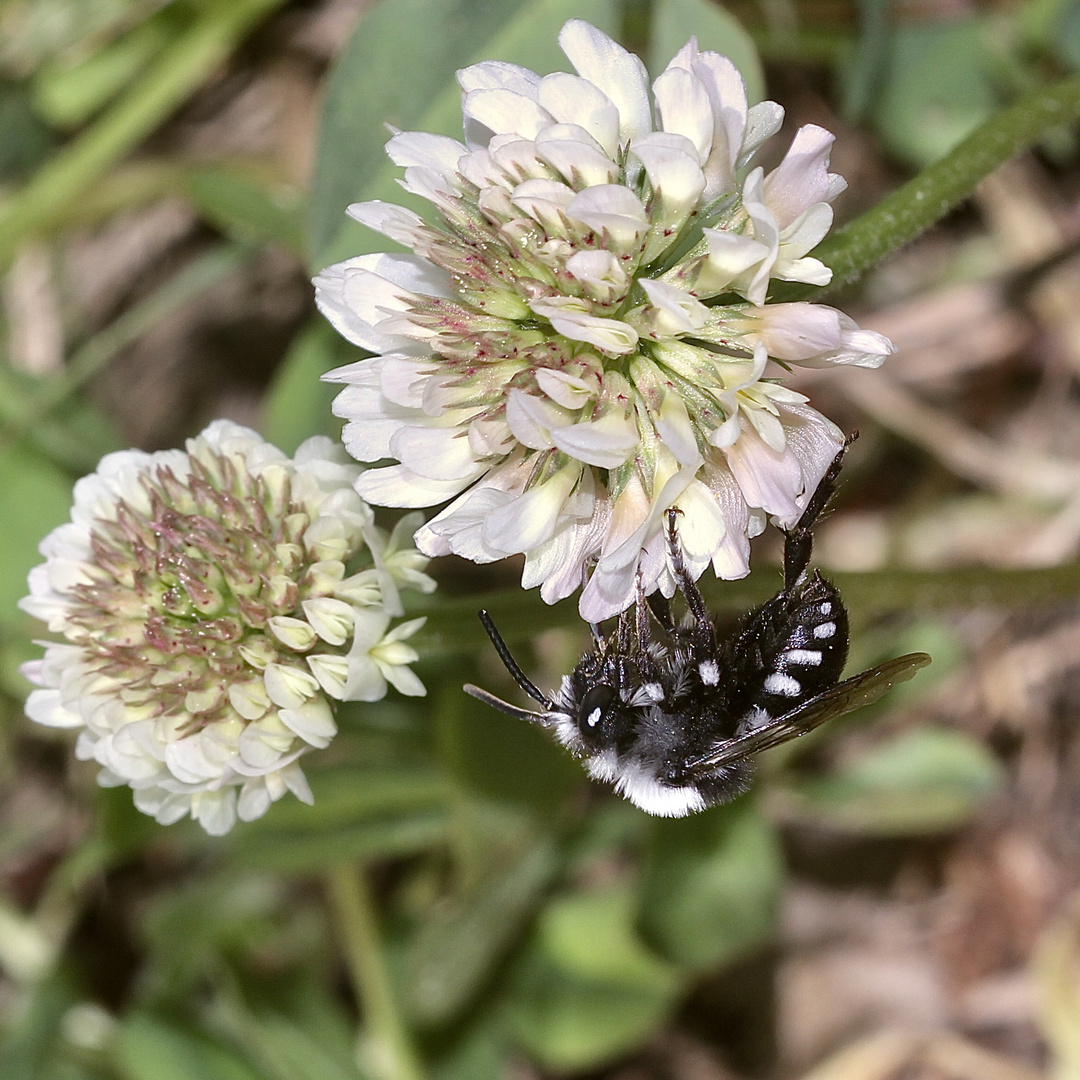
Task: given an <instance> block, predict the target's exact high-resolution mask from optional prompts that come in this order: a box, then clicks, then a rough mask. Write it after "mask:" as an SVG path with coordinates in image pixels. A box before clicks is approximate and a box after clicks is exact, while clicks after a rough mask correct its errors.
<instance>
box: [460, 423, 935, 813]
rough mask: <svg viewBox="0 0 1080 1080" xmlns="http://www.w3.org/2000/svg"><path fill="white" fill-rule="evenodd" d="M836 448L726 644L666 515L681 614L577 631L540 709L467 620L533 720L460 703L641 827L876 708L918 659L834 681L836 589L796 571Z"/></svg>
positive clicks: (637, 609) (637, 610)
mask: <svg viewBox="0 0 1080 1080" xmlns="http://www.w3.org/2000/svg"><path fill="white" fill-rule="evenodd" d="M849 442H850V440H849ZM847 445H848V444H845V445H844V446H843V447H842V448H841V449H840V451H839V452H838V453H837V455H836V457H835V458H834V459H833V461H832V463H831V465H830V466H829V468H828V469H827V470H826V472H825V474H824V476H823V477H822V479H821V482H820V483H819V484H818V487H817V489H816V490H815V492H814V494H813V495H812V496H811V498H810V499H809V501H808V502H807V505H806V508H805V509H804V510H803V513H802V515H801V516H800V518H799V520H798V522H797V523H796V524H795V525H794V526H793V527H792V528H791V529H790V530H786V533H785V540H784V585H783V588H782V589H781V590H780V591H779V592H778V593H777V594H776V595H775V596H774V597H773V598H772V599H771V600H767V601H765V603H764V604H762V605H761V606H760V607H757V608H755V609H754V610H753V611H751V612H750V613H749V614H747V615H745V616H744V617H743V618H742V619H741V620H740V622H739V623H738V625H737V626H736V628H735V629H734V631H733V632H732V633H730V634H728V635H726V636H722V635H721V634H720V633H719V631H718V630H717V627H716V623H715V621H714V620H713V619H712V618H711V617H710V615H709V612H708V610H707V608H706V606H705V601H704V599H703V597H702V595H701V592H700V591H699V589H698V587H697V584H696V583H695V582H694V580H693V577H692V576H691V575H690V573H689V571H688V570H687V568H686V563H685V560H684V558H683V555H682V549H681V547H680V544H679V536H678V519H679V514H680V511H679V510H677V509H671V510H669V511H668V514H667V522H666V525H667V529H666V542H667V553H668V558H669V560H670V565H671V568H672V573H673V575H674V578H675V582H676V588H677V591H678V592H681V593H682V596H683V599H684V600H685V603H686V608H687V613H686V616H685V618H684V619H683V620H682V621H681V622H680V623H678V624H676V622H675V621H674V620H673V618H672V614H671V608H670V605H669V603H668V601H667V600H666V599H665V598H664V597H663V596H662V595H661V594H660V593H659V592H656V593H653V594H652V595H651V596H649V597H646V596H644V595H643V591H642V589H641V587H640V584H639V588H638V596H637V600H636V602H635V604H634V605H633V608H632V610H631V609H628V610H626V611H624V612H623V613H622V614H621V615H620V616H619V619H618V623H617V626H616V628H615V630H614V632H613V633H612V634H611V635H610V636H608V637H605V636H604V635H603V634H602V633H601V630H600V628H599V627H598V626H596V625H594V624H590V629H591V631H592V637H593V647H592V648H591V649H590V650H589V651H588V652H586V653H585V655H584V656H583V657H582V658H581V660H580V661H579V662H578V664H577V666H576V667H575V668H574V670H573V672H571V674H569V675H567V676H565V677H564V678H563V680H562V684H561V686H560V687H559V689H558V690H557V691H556V692H555V693H554V694H551V695H548V694H544V693H543V692H542V691H541V690H539V689H538V688H537V687H536V686H535V685H534V684H533V682H532V681H531V680H530V679H529V677H528V676H527V675H526V674H525V673H524V672H523V671H522V669H521V667H520V665H519V664H518V663H517V661H516V660H515V659H514V657H513V656H512V655H511V653H510V650H509V649H508V647H507V645H506V643H505V642H504V641H503V639H502V636H501V635H500V634H499V631H498V630H497V629H496V627H495V624H494V622H493V621H492V619H491V617H490V615H488V613H487V612H486V611H481V612H480V621H481V622H482V623H483V625H484V629H485V630H486V631H487V633H488V636H489V637H490V638H491V642H492V644H493V645H494V646H495V650H496V652H497V653H498V654H499V658H500V659H501V660H502V662H503V664H505V665H506V668H507V670H508V671H509V672H510V674H511V675H512V676H513V678H514V680H515V682H517V684H518V686H520V687H521V689H522V690H524V691H525V693H526V694H528V695H529V696H530V697H531V698H533V700H534V701H536V702H538V703H539V705H540V706H541V709H540V711H533V710H530V709H523V708H519V707H518V706H516V705H511V704H510V703H509V702H506V701H503V700H501V699H500V698H497V697H495V695H494V694H491V693H489V692H488V691H487V690H483V689H481V688H480V687H478V686H472V685H467V686H466V687H465V691H466V693H468V694H471V695H472V696H473V697H475V698H478V699H479V700H480V701H483V702H486V703H487V704H488V705H491V706H493V707H494V708H496V709H499V710H501V711H502V712H504V713H507V714H508V715H510V716H514V717H517V718H519V719H521V720H527V721H530V722H532V723H536V724H539V725H541V726H542V727H544V728H547V729H548V730H549V731H551V732H552V733H553V734H554V736H555V738H556V739H557V740H558V741H559V742H560V743H562V745H563V746H565V747H567V748H568V749H569V750H570V751H571V752H572V753H573V754H575V755H576V756H577V757H579V758H581V759H582V760H583V762H584V764H585V768H586V770H587V771H588V773H589V775H590V776H591V777H593V778H594V779H596V780H600V781H605V782H607V783H611V784H614V786H615V789H616V791H618V792H619V793H620V794H622V795H624V796H625V797H626V798H627V799H629V800H630V801H631V802H632V803H634V804H635V805H636V806H639V807H640V808H641V809H642V810H644V811H646V812H647V813H650V814H655V815H657V816H660V817H684V816H686V815H687V814H692V813H696V812H698V811H700V810H705V809H706V808H708V807H710V806H715V805H718V804H720V803H725V802H729V801H730V800H732V799H734V798H735V797H736V796H738V795H741V794H742V793H743V792H744V791H746V790H747V789H748V788H749V786H750V784H751V782H752V780H753V772H754V758H755V756H756V755H757V754H759V753H761V751H763V750H768V749H770V748H771V747H774V746H779V745H780V744H781V743H785V742H788V741H789V740H790V739H795V738H798V737H799V736H800V735H804V734H806V732H808V731H812V730H813V729H814V728H816V727H818V726H819V725H820V724H823V723H825V721H827V720H830V719H832V718H833V717H836V716H842V715H843V714H845V713H849V712H852V711H853V710H855V709H858V708H861V707H862V706H863V705H868V704H870V703H871V702H874V701H876V700H877V699H878V698H880V697H881V696H882V695H883V694H884V693H885V692H886V691H887V690H889V689H890V688H891V687H892V686H895V685H896V684H897V683H901V682H904V681H906V680H907V679H910V678H911V677H912V676H913V675H914V674H915V672H916V671H918V670H919V668H922V667H925V666H926V665H927V664H929V663H930V657H929V656H927V655H926V653H910V654H908V655H906V656H901V657H898V658H896V659H895V660H889V661H887V662H885V663H883V664H880V665H878V666H877V667H873V668H870V669H868V670H866V671H862V672H860V673H859V674H858V675H854V676H852V677H851V678H849V679H844V680H843V681H841V679H840V675H841V673H842V672H843V669H844V664H845V662H846V661H847V652H848V615H847V611H846V609H845V607H844V603H843V601H842V600H841V598H840V593H839V591H838V590H837V588H836V586H835V585H833V584H832V583H830V582H829V581H827V580H826V579H825V578H823V577H822V576H821V574H820V573H819V572H818V571H817V570H811V569H810V556H811V552H812V547H813V534H812V530H813V527H814V524H815V523H816V521H817V520H818V518H819V517H820V516H821V513H822V511H823V510H824V509H825V506H826V504H827V503H828V501H829V499H830V498H831V496H832V494H833V491H834V490H835V487H836V481H837V477H838V475H839V472H840V467H841V464H842V462H843V458H844V453H845V451H846V449H847ZM650 616H651V618H650ZM653 623H655V624H656V625H657V626H658V628H659V630H660V632H661V636H660V637H659V638H657V637H656V636H654V627H653Z"/></svg>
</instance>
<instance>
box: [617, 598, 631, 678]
mask: <svg viewBox="0 0 1080 1080" xmlns="http://www.w3.org/2000/svg"><path fill="white" fill-rule="evenodd" d="M635 629H636V626H635V621H634V616H633V615H632V614H631V612H630V609H629V608H626V609H625V610H623V611H621V612H619V624H618V626H617V627H616V630H615V652H614V657H615V670H616V672H617V673H618V681H619V688H620V689H622V688H623V687H625V686H628V685H629V684H630V682H631V681H632V679H633V678H634V660H633V658H634V654H635V652H636V649H635V648H634V638H635V636H636V635H635Z"/></svg>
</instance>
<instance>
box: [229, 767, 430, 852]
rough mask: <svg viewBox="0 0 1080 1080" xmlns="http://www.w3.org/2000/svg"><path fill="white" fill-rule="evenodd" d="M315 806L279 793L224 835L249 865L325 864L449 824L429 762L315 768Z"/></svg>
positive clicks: (420, 842)
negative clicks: (260, 812)
mask: <svg viewBox="0 0 1080 1080" xmlns="http://www.w3.org/2000/svg"><path fill="white" fill-rule="evenodd" d="M310 781H311V788H312V793H313V794H314V796H315V803H314V805H313V806H307V805H305V804H304V803H301V802H300V801H299V800H297V799H293V798H291V797H289V798H285V799H282V800H281V802H279V803H277V804H276V805H275V806H274V807H273V808H272V810H271V812H270V813H268V814H267V815H266V817H264V818H260V819H259V820H258V821H253V822H250V823H248V824H247V825H242V826H238V827H237V828H236V829H234V830H233V832H232V833H231V834H230V837H229V839H228V841H226V843H228V844H229V845H231V848H230V850H231V851H232V855H233V857H234V858H235V859H236V861H237V862H238V863H240V864H242V865H246V866H257V867H267V868H270V869H276V870H285V871H303V870H321V869H325V868H326V867H327V866H330V865H333V864H335V863H339V862H346V861H355V860H359V859H361V858H368V857H375V856H396V855H405V854H413V853H415V852H417V851H423V850H425V849H427V848H429V847H432V846H434V845H435V844H437V843H439V842H440V841H441V840H443V839H444V838H445V835H446V830H447V825H448V821H447V813H446V808H445V804H446V799H447V790H448V789H447V786H446V784H445V782H444V781H443V780H442V779H441V778H440V777H438V776H436V775H435V774H433V773H431V772H430V771H426V770H419V769H410V768H404V767H400V766H398V767H394V766H389V765H388V766H383V767H380V768H377V769H376V768H371V769H356V768H350V769H340V770H333V771H330V772H326V773H320V772H318V771H312V774H311V776H310Z"/></svg>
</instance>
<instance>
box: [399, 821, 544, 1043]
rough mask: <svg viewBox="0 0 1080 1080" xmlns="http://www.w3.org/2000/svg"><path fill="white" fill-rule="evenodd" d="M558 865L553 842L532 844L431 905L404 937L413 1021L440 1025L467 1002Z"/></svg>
mask: <svg viewBox="0 0 1080 1080" xmlns="http://www.w3.org/2000/svg"><path fill="white" fill-rule="evenodd" d="M558 866H559V859H558V853H557V851H556V849H555V846H554V844H553V843H551V842H550V841H541V842H539V843H534V844H532V845H531V846H530V847H529V848H528V850H526V851H525V853H524V854H523V855H522V856H521V857H520V858H518V859H517V860H515V861H513V862H511V863H509V864H508V865H503V866H501V867H500V868H499V869H498V870H497V871H495V872H493V873H491V874H489V875H488V876H487V877H486V878H484V879H482V880H481V881H480V882H479V883H478V884H477V885H476V886H475V887H474V888H472V889H469V890H468V891H467V892H466V893H465V894H463V895H461V896H458V897H454V898H452V899H451V900H449V901H448V902H446V903H444V904H443V905H442V906H440V907H437V908H435V909H434V911H433V912H432V915H431V917H430V918H429V919H428V920H427V921H426V923H425V924H424V925H423V926H422V927H421V928H420V930H419V932H418V933H417V934H416V935H415V937H414V938H413V939H412V941H411V942H410V945H409V948H408V952H407V954H406V960H405V965H406V971H407V972H408V975H409V977H408V980H407V983H406V985H407V987H408V993H409V997H410V1005H411V1008H412V1011H413V1013H414V1014H415V1016H416V1018H417V1020H419V1021H420V1022H421V1023H425V1024H443V1023H446V1022H447V1021H448V1020H450V1019H451V1018H452V1017H453V1016H455V1015H457V1014H458V1013H460V1012H461V1011H462V1010H463V1009H464V1008H465V1006H466V1005H468V1004H469V1002H470V1001H471V1000H472V998H473V996H474V995H475V994H476V992H477V991H478V990H479V989H480V988H481V986H482V985H483V983H484V981H485V980H486V979H487V978H488V976H489V975H490V973H491V971H492V969H493V967H494V966H495V964H496V962H497V961H498V960H499V959H500V957H501V956H502V955H503V954H504V953H505V951H506V949H507V948H508V947H509V945H510V944H511V943H512V942H513V940H514V938H515V937H516V936H517V934H518V933H519V932H520V930H521V928H522V927H523V926H524V924H525V922H526V921H527V920H528V918H529V916H530V915H531V914H532V912H533V910H534V909H535V907H536V906H537V903H538V901H539V898H540V895H541V894H542V892H543V890H544V889H545V888H546V887H547V885H548V884H549V883H550V881H551V879H552V877H553V876H554V874H555V872H556V870H557V869H558Z"/></svg>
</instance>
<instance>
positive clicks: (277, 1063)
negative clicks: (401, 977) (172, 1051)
mask: <svg viewBox="0 0 1080 1080" xmlns="http://www.w3.org/2000/svg"><path fill="white" fill-rule="evenodd" d="M226 1009H227V1010H228V1011H227V1012H226ZM214 1019H215V1020H216V1021H217V1022H218V1023H219V1024H220V1025H221V1026H222V1027H223V1028H224V1029H226V1030H228V1032H229V1034H230V1035H232V1037H233V1038H234V1039H236V1041H237V1042H238V1043H240V1045H241V1046H243V1048H244V1049H245V1050H246V1052H247V1053H248V1054H249V1055H250V1056H251V1058H252V1059H254V1060H255V1061H257V1062H258V1063H259V1065H260V1068H261V1069H262V1075H264V1076H266V1077H267V1078H269V1080H363V1078H362V1074H361V1072H360V1070H359V1068H358V1067H357V1066H356V1064H355V1062H354V1061H352V1060H351V1059H350V1058H351V1055H347V1054H345V1055H343V1054H342V1053H341V1048H340V1047H339V1046H337V1045H334V1043H332V1042H328V1041H327V1040H326V1038H325V1037H322V1036H321V1034H316V1033H315V1032H313V1031H309V1030H307V1029H306V1028H304V1027H301V1026H300V1025H299V1024H297V1023H295V1022H294V1021H292V1020H291V1019H289V1018H287V1017H284V1016H280V1015H277V1014H275V1013H266V1014H261V1015H256V1014H255V1013H253V1012H249V1011H247V1010H245V1009H243V1008H242V1007H237V1006H233V1007H228V1006H223V1007H221V1009H220V1010H219V1011H218V1012H217V1013H216V1014H215V1015H214ZM132 1080H135V1078H134V1077H133V1078H132ZM139 1080H154V1078H152V1077H150V1076H147V1077H146V1078H139ZM177 1080H179V1078H177ZM205 1080H209V1078H205Z"/></svg>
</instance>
